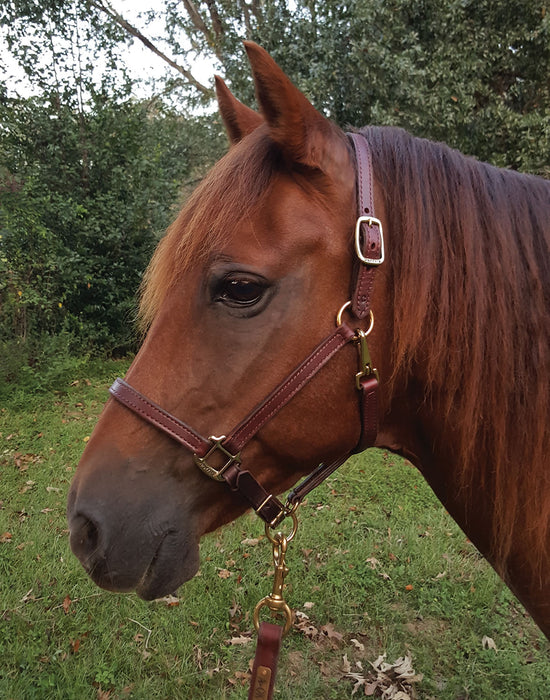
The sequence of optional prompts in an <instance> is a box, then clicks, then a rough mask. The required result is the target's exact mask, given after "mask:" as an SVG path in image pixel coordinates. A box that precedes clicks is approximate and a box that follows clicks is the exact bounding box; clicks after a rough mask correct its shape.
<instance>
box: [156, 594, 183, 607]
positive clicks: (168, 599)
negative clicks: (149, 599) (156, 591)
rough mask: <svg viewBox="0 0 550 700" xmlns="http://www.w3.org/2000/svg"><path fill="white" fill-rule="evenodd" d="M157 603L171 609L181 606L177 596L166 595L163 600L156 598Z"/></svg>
mask: <svg viewBox="0 0 550 700" xmlns="http://www.w3.org/2000/svg"><path fill="white" fill-rule="evenodd" d="M155 603H164V604H165V605H167V606H168V607H169V608H173V607H175V606H176V605H179V604H180V599H179V598H178V597H177V596H175V595H165V596H164V597H163V598H156V600H155Z"/></svg>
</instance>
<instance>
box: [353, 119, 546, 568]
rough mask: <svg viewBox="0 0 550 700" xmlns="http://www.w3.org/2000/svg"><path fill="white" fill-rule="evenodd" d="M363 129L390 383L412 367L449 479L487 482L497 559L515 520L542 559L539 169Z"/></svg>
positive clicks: (542, 198)
mask: <svg viewBox="0 0 550 700" xmlns="http://www.w3.org/2000/svg"><path fill="white" fill-rule="evenodd" d="M363 133H364V135H365V136H366V137H367V138H368V141H369V143H370V145H371V148H372V150H373V161H374V170H375V175H376V178H377V179H378V181H379V182H380V183H381V185H382V188H383V190H384V192H385V199H386V211H387V213H388V219H389V220H388V221H387V227H388V231H389V238H390V243H389V245H390V247H391V249H390V251H389V259H390V261H391V263H390V264H391V268H392V277H393V281H392V284H391V286H392V287H393V289H394V295H395V296H394V299H393V300H392V302H393V308H394V317H393V327H394V347H393V348H391V352H392V354H393V365H394V368H395V369H394V378H393V382H394V386H395V385H396V384H400V385H403V383H406V382H407V380H408V377H409V376H410V374H411V372H412V371H414V372H415V374H417V375H418V372H419V371H420V373H421V376H422V377H424V378H425V384H426V388H425V391H426V401H427V402H430V401H432V400H436V399H437V401H438V404H439V405H443V407H444V412H445V414H446V418H447V420H448V421H449V423H450V424H451V425H452V429H453V431H457V433H458V435H459V444H460V446H461V454H460V459H459V464H460V465H461V473H460V474H457V487H458V486H460V487H461V488H466V489H468V488H470V489H472V488H476V487H480V486H482V487H483V489H486V490H487V491H488V492H489V493H490V496H488V497H487V502H488V503H489V504H491V503H492V506H493V533H492V534H493V539H494V542H495V556H496V557H497V564H498V563H499V562H500V564H501V566H504V563H505V560H506V556H507V554H508V552H509V550H510V546H511V541H512V531H513V527H514V526H518V524H519V526H520V528H521V529H522V530H523V532H525V536H526V538H527V540H526V544H527V541H528V543H529V544H528V546H532V547H535V548H536V549H537V552H538V553H539V555H540V556H539V558H538V560H539V561H541V560H542V557H543V554H544V553H545V552H547V549H548V542H549V538H550V464H549V453H550V438H549V436H550V430H549V427H548V420H549V416H550V388H549V386H548V376H549V373H550V182H547V181H546V180H542V179H540V178H536V177H532V176H528V175H521V174H519V173H516V172H513V171H507V170H501V169H497V168H494V167H492V166H490V165H487V164H484V163H480V162H478V161H476V160H474V159H472V158H466V157H464V156H463V155H461V154H460V153H458V152H457V151H454V150H452V149H450V148H448V147H446V146H444V145H442V144H436V143H431V142H429V141H425V140H422V139H416V138H413V137H411V136H409V135H408V134H407V133H405V132H403V131H401V130H397V129H388V128H369V129H366V130H365V131H364V132H363ZM392 243H393V244H392ZM442 468H443V467H442ZM527 469H529V474H530V477H529V479H527V478H526V477H525V470H527ZM489 507H490V506H489ZM520 531H521V530H520ZM516 536H517V535H516Z"/></svg>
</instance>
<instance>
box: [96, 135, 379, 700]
mask: <svg viewBox="0 0 550 700" xmlns="http://www.w3.org/2000/svg"><path fill="white" fill-rule="evenodd" d="M348 137H349V139H350V141H351V143H352V145H353V147H354V150H355V159H356V167H357V202H358V217H357V221H356V225H355V238H354V244H355V253H356V258H355V263H354V274H353V275H352V279H354V283H353V288H352V293H351V299H350V301H347V302H346V303H345V304H344V305H343V306H342V308H341V309H340V310H339V312H338V314H337V317H336V328H335V329H334V330H333V331H332V333H331V334H330V335H329V336H327V337H326V338H325V339H324V340H323V341H322V342H321V343H319V345H318V346H317V347H316V348H315V349H314V350H313V351H312V352H311V353H310V354H309V355H308V357H307V358H306V359H305V360H304V361H303V362H302V363H301V364H300V365H299V366H298V367H296V369H294V371H293V372H291V373H290V374H289V376H288V377H287V378H286V379H285V380H283V381H282V382H281V383H280V384H279V385H278V386H277V387H276V388H275V389H274V390H273V391H272V392H271V394H269V396H267V397H266V398H265V399H264V400H263V401H262V402H261V403H260V404H258V406H256V407H255V408H254V409H253V410H252V412H251V413H250V414H249V415H248V416H246V417H245V418H244V419H243V420H242V421H241V422H240V423H239V424H238V425H237V426H236V427H235V428H234V429H233V430H232V431H231V432H230V433H228V434H227V435H220V436H214V435H212V436H210V437H209V438H205V437H203V436H202V435H200V433H198V432H197V431H195V430H194V429H193V428H192V427H191V426H189V425H187V424H186V423H184V422H183V421H181V420H179V419H178V418H176V417H175V416H172V415H171V414H170V413H168V412H167V411H165V410H164V409H163V408H161V407H160V406H158V405H157V404H155V403H154V402H153V401H151V400H150V399H148V398H147V397H145V396H143V394H141V393H140V392H139V391H137V390H136V389H134V388H133V387H132V386H130V385H129V384H128V383H127V382H125V381H124V380H122V379H116V380H115V382H114V383H113V385H112V386H111V388H110V390H109V391H110V392H111V394H112V396H113V397H114V398H115V399H117V401H119V402H120V403H122V404H123V405H124V406H126V407H127V408H129V409H130V410H131V411H133V412H134V413H136V414H137V415H139V416H141V417H142V418H143V419H144V420H145V421H147V422H148V423H150V424H151V425H154V426H155V427H156V428H158V429H159V430H161V431H162V432H164V433H166V434H167V435H169V436H170V437H171V438H172V439H173V440H175V441H176V442H178V443H179V444H180V445H182V446H183V447H185V448H187V449H188V450H190V451H191V452H192V454H193V458H194V461H195V464H196V465H197V466H198V467H199V469H200V470H201V471H202V472H203V473H204V474H206V476H208V477H210V478H211V479H214V480H215V481H221V482H225V483H226V484H227V485H228V486H229V488H230V489H231V490H232V491H235V492H237V493H239V494H240V495H241V496H243V497H244V498H245V499H246V500H247V501H248V503H249V504H250V505H251V506H252V508H253V509H254V510H255V511H256V513H257V514H258V515H259V517H260V518H262V520H263V521H264V522H265V529H266V535H267V537H268V538H269V540H270V542H271V543H272V546H273V563H274V567H275V578H274V582H273V589H272V592H271V594H270V595H268V596H266V597H265V598H262V600H261V601H260V602H259V603H258V605H257V606H256V608H255V610H254V625H255V627H256V629H257V630H258V635H259V636H258V646H257V651H256V658H255V662H254V667H253V669H252V679H251V686H250V694H249V698H265V700H268V699H269V698H271V694H272V692H273V684H274V681H275V672H276V668H277V659H278V654H279V647H280V644H281V639H282V636H283V635H284V634H286V633H287V632H288V630H289V629H290V627H291V625H292V619H293V616H292V612H291V610H290V608H289V606H288V604H287V603H286V601H285V600H284V597H283V589H284V579H285V577H286V575H287V573H288V567H287V565H286V562H285V556H286V551H287V546H288V543H289V542H290V540H291V539H292V538H293V537H294V535H295V534H296V529H297V526H298V521H297V519H296V514H295V511H296V508H297V507H298V506H299V504H300V503H301V502H302V500H303V499H304V498H305V496H306V495H307V494H308V493H309V492H310V491H312V490H313V489H314V488H315V487H316V486H318V485H319V484H320V483H322V482H323V481H324V480H325V479H326V478H327V477H328V476H330V474H332V473H333V472H334V471H335V470H336V469H337V468H338V467H339V466H340V465H341V464H343V463H344V462H345V461H346V459H347V458H348V457H349V454H344V455H342V456H341V457H340V458H339V459H337V460H336V461H334V462H332V463H330V464H324V463H323V464H320V465H319V466H318V467H317V469H315V470H314V471H313V472H312V473H311V474H310V475H309V476H308V477H306V478H305V479H304V480H303V481H302V482H301V483H300V484H299V485H298V486H297V487H296V488H294V489H293V490H292V491H291V492H290V493H289V495H288V496H287V501H286V503H282V502H281V501H280V500H279V499H278V498H277V497H276V496H274V495H273V494H272V493H268V492H267V491H266V490H265V489H264V487H263V486H262V485H261V484H260V483H259V482H258V481H257V480H256V478H255V477H254V476H253V475H252V474H251V473H250V472H249V471H248V470H246V469H243V467H242V457H241V453H242V450H243V448H244V447H245V446H246V445H247V443H248V442H249V441H250V440H251V439H252V438H253V437H254V436H255V435H256V433H257V432H258V431H259V430H261V429H262V428H263V426H264V425H265V424H266V423H267V422H268V421H269V420H271V418H273V416H275V415H276V414H277V413H278V412H279V411H280V410H281V409H282V408H283V406H286V404H287V403H288V402H289V401H290V400H291V399H292V398H293V397H294V396H295V395H296V394H297V393H298V392H299V391H300V390H301V389H302V388H303V387H304V386H305V385H306V384H308V383H309V381H310V380H311V379H313V377H314V376H315V375H316V374H317V372H319V370H320V369H321V368H322V367H324V366H325V365H326V364H327V363H328V362H329V360H331V359H332V357H334V355H335V354H337V353H338V352H339V351H340V350H341V349H342V348H343V347H345V346H346V345H347V344H348V343H350V342H353V343H355V344H356V345H357V347H358V350H359V371H358V372H357V373H356V375H355V384H356V387H357V389H358V391H359V396H360V399H359V405H360V414H361V436H360V439H359V442H358V444H357V446H356V447H355V449H354V452H361V451H363V450H365V449H366V448H367V447H371V446H372V445H373V444H374V441H375V439H376V434H377V430H378V382H379V378H378V371H377V370H376V368H375V367H374V366H373V364H372V361H371V357H370V352H369V348H368V344H367V336H368V335H369V333H370V332H371V331H372V328H373V326H374V316H373V313H372V310H371V308H370V304H371V297H372V290H373V284H374V271H375V270H376V267H377V266H378V265H380V264H381V263H382V262H384V255H385V252H384V235H383V231H382V223H381V221H380V220H379V219H377V218H376V217H375V215H374V196H373V179H372V162H371V154H370V150H369V147H368V144H367V141H366V139H365V138H364V137H363V136H360V135H359V134H348ZM344 313H348V314H349V315H350V316H351V317H352V318H355V319H356V320H359V321H362V320H364V319H366V318H367V317H369V319H370V323H369V327H368V329H367V330H366V331H364V330H362V329H360V328H357V329H356V330H352V328H351V327H350V326H349V325H348V324H347V323H346V322H345V321H344V320H343V315H344ZM287 516H291V517H292V529H291V532H290V534H288V535H284V534H283V533H282V532H280V531H278V532H275V533H274V532H273V531H274V530H275V529H276V528H278V527H279V525H280V523H281V522H282V521H283V520H284V519H285V518H286V517H287ZM263 608H268V609H269V610H270V611H271V612H272V613H276V614H281V615H283V616H284V618H285V621H284V626H283V627H281V626H279V625H273V624H271V623H268V622H260V612H261V610H262V609H263Z"/></svg>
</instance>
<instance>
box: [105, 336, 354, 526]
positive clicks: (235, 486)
mask: <svg viewBox="0 0 550 700" xmlns="http://www.w3.org/2000/svg"><path fill="white" fill-rule="evenodd" d="M353 339H354V332H353V331H352V330H351V328H350V327H349V326H348V325H347V324H345V323H343V324H341V325H340V326H338V327H337V328H335V329H334V331H333V332H332V333H331V334H330V335H329V336H327V337H326V338H325V339H324V340H323V341H322V342H321V343H320V344H319V345H318V346H317V347H316V348H315V349H314V350H313V351H312V352H311V353H310V354H309V356H308V357H307V358H306V359H305V360H304V361H303V362H302V363H301V364H300V365H298V367H296V369H294V371H293V372H291V374H290V375H289V376H288V377H287V378H286V379H285V380H284V381H282V382H281V383H280V384H279V386H278V387H277V388H276V389H275V390H274V391H272V392H271V394H269V396H268V397H267V398H266V399H265V400H264V401H262V403H260V404H259V405H258V406H256V408H254V409H253V410H252V411H251V413H250V414H249V415H248V416H247V417H246V418H245V419H244V420H243V421H241V423H239V425H237V426H236V428H234V429H233V430H232V431H231V432H230V433H229V435H228V436H227V437H226V438H225V440H224V441H223V443H222V446H223V448H224V449H226V450H227V452H229V453H230V454H232V455H237V454H238V453H239V452H240V451H241V449H242V448H243V447H244V446H245V445H246V444H247V443H248V442H249V441H250V440H251V439H252V438H253V437H254V435H256V433H257V432H258V431H259V430H260V429H261V428H262V427H263V426H264V425H265V424H266V423H267V422H268V421H269V420H270V419H271V418H272V417H273V416H275V415H276V414H277V413H278V412H279V411H280V410H281V409H282V408H283V407H284V406H286V404H287V403H288V402H289V401H290V400H291V399H292V398H293V397H294V396H295V395H296V394H297V393H298V392H299V391H300V390H301V389H302V388H303V387H304V386H305V385H306V384H307V383H308V382H309V381H310V379H312V377H314V376H315V375H316V374H317V372H319V370H320V369H322V368H323V367H324V366H325V365H326V364H327V362H329V360H330V359H331V358H332V357H334V355H335V354H336V353H337V352H338V351H339V350H340V349H341V348H343V347H344V346H345V345H347V344H348V343H349V342H351V341H352V340H353ZM109 391H110V392H111V394H112V396H113V397H114V398H116V399H117V400H118V401H119V402H120V403H122V404H124V405H125V406H126V407H127V408H129V409H131V410H132V411H133V412H134V413H137V414H138V415H139V416H141V417H142V418H143V419H144V420H146V421H147V422H149V423H151V424H152V425H154V426H155V427H156V428H158V429H159V430H161V431H162V432H164V433H166V434H167V435H169V436H170V437H171V438H172V439H174V440H176V441H177V442H179V443H180V445H183V446H184V447H186V448H187V449H189V450H191V451H192V452H193V453H194V454H196V455H197V456H199V457H204V456H205V455H206V454H207V452H208V451H209V450H210V449H211V448H212V443H211V441H210V440H208V439H206V438H204V437H203V436H202V435H200V434H199V433H197V432H196V431H195V430H193V429H192V428H191V427H190V426H189V425H187V424H186V423H184V422H183V421H180V420H179V419H178V418H176V417H175V416H172V415H171V414H170V413H168V412H167V411H165V410H164V409H163V408H161V407H160V406H159V405H158V404H156V403H154V402H153V401H151V400H150V399H148V398H147V397H145V396H143V394H141V393H140V392H139V391H137V390H136V389H134V388H133V387H132V386H130V385H129V384H127V383H126V382H125V381H124V380H123V379H116V380H115V381H114V383H113V385H112V386H111V388H110V389H109ZM222 476H223V479H224V480H225V482H226V483H227V485H228V486H229V487H230V488H231V490H232V491H235V492H238V493H239V494H240V495H241V496H243V497H244V498H245V499H246V500H247V501H248V503H249V505H251V506H252V508H253V509H254V510H255V511H256V513H257V514H258V515H259V516H260V518H262V520H264V522H266V523H273V522H275V521H277V519H278V518H280V517H281V516H282V515H283V514H284V512H285V507H284V505H283V504H282V503H281V501H280V500H279V499H278V498H276V497H275V496H273V495H272V494H270V493H268V492H267V491H266V490H265V489H264V487H263V486H262V485H261V484H260V483H259V482H258V481H257V480H256V478H255V477H254V476H253V475H252V474H251V473H250V472H249V471H248V470H244V469H242V468H241V466H240V459H238V458H235V460H234V461H232V462H231V464H230V465H229V466H228V467H227V469H225V471H223V474H222Z"/></svg>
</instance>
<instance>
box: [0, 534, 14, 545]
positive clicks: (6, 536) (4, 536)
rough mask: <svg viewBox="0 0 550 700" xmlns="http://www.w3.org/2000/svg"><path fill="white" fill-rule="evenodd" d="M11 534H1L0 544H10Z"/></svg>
mask: <svg viewBox="0 0 550 700" xmlns="http://www.w3.org/2000/svg"><path fill="white" fill-rule="evenodd" d="M11 538H12V534H11V532H3V533H2V534H1V535H0V543H4V542H11Z"/></svg>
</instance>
